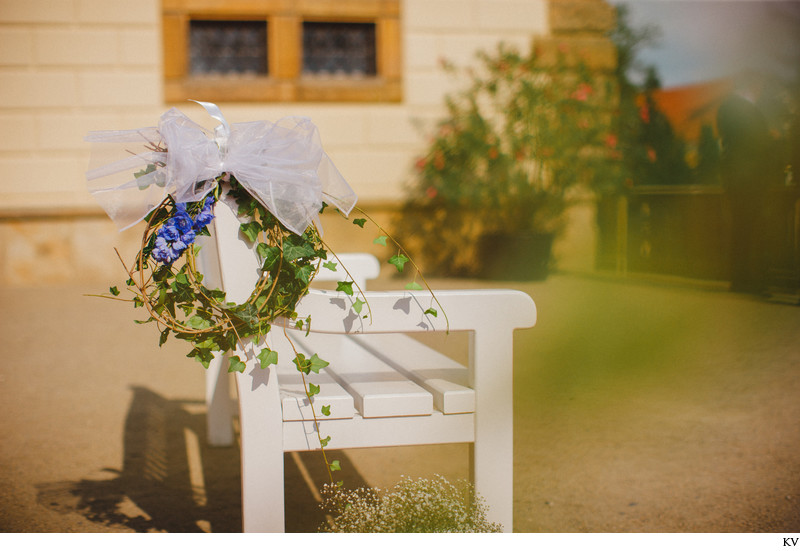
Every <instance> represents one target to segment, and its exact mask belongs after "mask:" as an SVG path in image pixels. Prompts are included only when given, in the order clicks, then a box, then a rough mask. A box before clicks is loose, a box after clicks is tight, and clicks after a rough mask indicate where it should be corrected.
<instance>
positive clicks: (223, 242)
mask: <svg viewBox="0 0 800 551" xmlns="http://www.w3.org/2000/svg"><path fill="white" fill-rule="evenodd" d="M215 212H216V218H215V220H214V222H213V224H212V226H213V227H212V228H211V231H212V237H211V238H204V239H205V242H204V243H202V245H203V247H204V248H203V249H202V251H201V254H200V256H201V267H202V268H201V269H202V270H203V271H204V274H205V276H206V282H207V284H209V285H213V284H216V285H218V286H219V287H220V288H223V289H224V290H225V291H226V293H227V296H228V300H233V301H236V302H242V301H244V300H246V298H247V297H248V296H249V294H250V292H251V291H252V289H253V286H254V284H255V281H256V279H257V277H258V269H259V262H258V261H257V259H256V256H255V254H254V252H253V250H252V248H251V247H250V246H249V245H248V244H247V242H246V240H243V239H240V238H239V232H238V226H239V221H238V220H237V219H236V216H235V215H234V213H233V211H232V210H231V209H230V208H229V207H227V205H225V203H223V202H222V201H221V202H219V203H218V205H217V207H216V208H215ZM344 262H345V263H346V265H347V268H348V270H349V271H350V272H351V274H352V275H353V276H354V278H356V281H357V283H358V284H359V285H361V286H362V288H365V285H366V281H367V280H368V279H370V278H373V277H375V276H377V273H378V271H379V266H378V265H377V261H376V260H375V259H374V258H372V257H370V256H368V255H355V256H347V257H345V258H344ZM317 277H318V278H320V279H335V280H342V279H344V278H343V276H342V275H341V274H332V273H330V272H329V271H328V270H327V269H322V270H320V273H319V275H318V276H317ZM436 297H437V298H438V300H439V302H440V303H441V308H440V309H443V310H444V311H446V313H447V317H448V319H449V329H450V330H451V331H467V332H469V339H468V341H469V362H468V366H461V365H459V364H458V363H456V362H454V361H453V360H451V359H450V358H448V357H446V356H444V355H442V354H440V353H439V352H437V351H435V350H433V349H431V348H429V347H427V346H425V345H423V344H422V343H420V342H419V341H417V340H415V339H413V338H412V337H409V336H408V335H404V334H403V333H415V332H429V331H433V330H439V331H443V330H445V320H444V316H443V315H442V313H441V312H440V313H439V315H438V316H437V317H434V316H431V315H430V314H425V313H424V312H425V311H426V310H427V309H428V308H430V307H431V306H434V307H437V308H438V306H437V305H435V304H434V303H433V302H432V298H431V295H430V293H428V292H421V291H405V290H404V291H396V292H372V291H367V292H366V300H367V301H368V302H369V304H370V309H371V313H372V316H371V318H370V319H364V318H363V317H362V316H361V315H358V314H356V313H355V312H354V310H353V308H351V305H352V302H353V301H354V300H355V298H356V297H350V296H347V295H345V294H344V293H338V292H333V291H323V290H312V291H311V292H310V293H309V294H308V295H307V296H306V297H304V298H303V299H302V300H301V301H300V303H299V305H298V312H299V313H300V316H301V317H305V316H306V315H311V319H312V323H311V332H310V333H308V335H307V336H306V332H305V331H298V330H295V329H291V328H286V331H287V334H288V335H289V336H290V338H291V339H292V340H293V342H295V343H296V346H297V347H298V351H302V352H303V353H305V354H306V356H307V357H309V356H311V355H312V354H313V353H317V354H318V355H319V356H320V357H321V358H323V359H324V360H326V361H328V362H330V365H329V366H328V367H326V368H325V369H324V370H322V372H321V373H319V374H318V375H317V374H313V373H312V375H311V377H310V381H311V382H313V383H315V384H317V385H319V386H320V388H321V392H320V394H318V395H317V396H315V397H314V404H315V407H316V410H317V416H318V418H319V419H320V422H319V424H320V432H321V433H322V435H323V436H330V437H331V439H330V444H329V445H328V447H327V448H326V449H339V448H358V447H374V446H399V445H416V444H439V443H453V442H469V443H471V446H470V450H471V451H470V467H471V476H472V481H473V483H474V484H475V487H476V490H477V491H478V492H479V493H480V494H481V495H482V496H483V498H484V499H485V501H486V504H487V506H488V508H489V519H490V520H491V521H493V522H499V523H501V524H502V525H503V528H504V530H506V531H511V530H512V520H513V510H512V502H513V430H512V428H513V423H512V420H513V407H512V361H513V332H514V329H517V328H526V327H532V326H533V325H534V323H535V321H536V308H535V306H534V303H533V300H532V299H531V298H530V297H529V296H528V295H526V294H525V293H522V292H518V291H508V290H481V291H475V290H471V291H451V290H444V291H436ZM363 312H366V307H365V308H364V311H363ZM363 312H362V313H363ZM268 345H269V346H270V348H271V349H273V350H277V351H278V356H279V365H278V366H271V367H269V368H266V369H261V368H260V365H259V362H258V360H257V359H256V358H255V355H256V353H257V344H254V343H252V342H249V343H245V344H244V345H243V348H242V349H238V350H237V351H236V352H237V354H238V355H239V357H240V358H242V359H243V360H244V359H245V357H247V360H246V364H247V367H246V369H245V371H244V372H243V373H237V374H236V376H235V377H234V378H235V380H236V386H237V390H238V397H239V412H238V413H239V426H240V443H241V457H242V509H243V511H242V514H243V529H244V531H245V532H283V531H284V489H283V481H284V474H283V460H284V455H283V454H284V452H287V451H305V450H315V449H319V440H318V437H317V434H316V432H315V427H314V422H313V419H312V416H311V413H310V408H309V404H308V400H307V398H306V394H305V392H304V390H303V384H302V380H301V378H300V374H299V373H298V372H297V370H296V368H295V366H294V364H293V363H292V362H291V360H292V359H293V357H294V354H293V352H292V349H291V347H290V345H289V344H288V341H287V339H286V338H285V337H284V328H283V327H279V326H278V325H277V324H276V325H274V326H273V328H272V331H271V332H270V334H269V336H268ZM228 380H229V376H228V373H227V363H226V361H225V358H222V357H219V358H216V359H215V360H214V361H212V363H211V366H210V367H209V369H208V373H207V404H208V438H209V442H210V443H211V444H212V445H230V444H232V443H233V442H234V432H233V424H232V420H233V416H234V407H233V405H232V402H231V400H230V398H229V388H228ZM322 405H330V406H331V407H330V412H331V415H330V416H329V417H324V416H322V415H320V409H319V408H320V407H321V406H322Z"/></svg>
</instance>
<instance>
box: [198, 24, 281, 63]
mask: <svg viewBox="0 0 800 551" xmlns="http://www.w3.org/2000/svg"><path fill="white" fill-rule="evenodd" d="M189 43H190V46H189V58H190V69H189V71H190V73H191V74H192V75H194V76H199V75H209V76H211V75H266V74H267V23H266V21H203V20H193V21H191V22H190V29H189Z"/></svg>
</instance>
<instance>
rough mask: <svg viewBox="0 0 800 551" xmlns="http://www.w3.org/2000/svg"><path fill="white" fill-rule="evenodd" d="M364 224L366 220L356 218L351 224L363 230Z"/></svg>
mask: <svg viewBox="0 0 800 551" xmlns="http://www.w3.org/2000/svg"><path fill="white" fill-rule="evenodd" d="M366 223H367V219H366V218H356V219H355V220H353V224H355V225H356V226H358V227H359V228H363V227H364V224H366Z"/></svg>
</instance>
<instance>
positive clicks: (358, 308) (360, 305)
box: [353, 298, 366, 314]
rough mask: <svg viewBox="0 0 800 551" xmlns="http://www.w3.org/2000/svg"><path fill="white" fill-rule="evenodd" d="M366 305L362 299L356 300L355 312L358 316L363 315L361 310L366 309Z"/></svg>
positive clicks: (354, 304)
mask: <svg viewBox="0 0 800 551" xmlns="http://www.w3.org/2000/svg"><path fill="white" fill-rule="evenodd" d="M365 304H366V302H364V301H363V300H361V299H360V298H357V299H356V301H355V302H354V303H353V310H355V311H356V314H360V313H361V309H362V308H363V307H364V305H365Z"/></svg>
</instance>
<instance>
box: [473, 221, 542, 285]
mask: <svg viewBox="0 0 800 551" xmlns="http://www.w3.org/2000/svg"><path fill="white" fill-rule="evenodd" d="M478 247H479V248H478V251H479V254H480V259H481V267H480V275H481V277H484V278H486V279H494V280H501V281H543V280H545V279H547V276H548V274H549V271H550V254H551V251H552V247H553V234H551V233H533V232H530V233H513V234H487V235H484V236H482V237H481V238H480V240H479V242H478Z"/></svg>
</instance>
